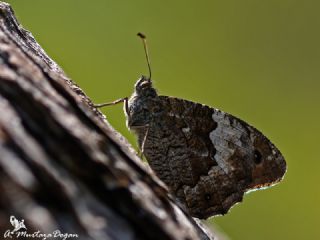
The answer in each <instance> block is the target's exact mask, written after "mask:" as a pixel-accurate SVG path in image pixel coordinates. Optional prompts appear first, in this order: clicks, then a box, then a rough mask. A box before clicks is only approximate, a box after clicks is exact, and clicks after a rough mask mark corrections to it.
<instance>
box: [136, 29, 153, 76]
mask: <svg viewBox="0 0 320 240" xmlns="http://www.w3.org/2000/svg"><path fill="white" fill-rule="evenodd" d="M137 35H138V36H139V37H140V38H141V39H142V43H143V47H144V52H145V54H146V59H147V63H148V69H149V79H150V80H151V66H150V58H149V53H148V46H147V38H146V36H145V35H144V34H143V33H138V34H137Z"/></svg>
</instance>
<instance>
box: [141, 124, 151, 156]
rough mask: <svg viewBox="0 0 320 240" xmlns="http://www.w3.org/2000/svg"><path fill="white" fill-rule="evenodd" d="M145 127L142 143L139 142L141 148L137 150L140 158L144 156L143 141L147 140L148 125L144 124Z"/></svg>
mask: <svg viewBox="0 0 320 240" xmlns="http://www.w3.org/2000/svg"><path fill="white" fill-rule="evenodd" d="M146 127H147V130H146V134H145V135H144V137H143V140H142V143H141V150H140V151H139V155H140V154H141V156H140V158H142V157H143V156H144V145H145V142H146V140H147V137H148V133H149V125H148V126H146Z"/></svg>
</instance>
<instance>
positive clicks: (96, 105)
mask: <svg viewBox="0 0 320 240" xmlns="http://www.w3.org/2000/svg"><path fill="white" fill-rule="evenodd" d="M122 102H123V103H124V106H125V111H126V113H127V114H128V112H129V108H128V97H125V98H120V99H118V100H115V101H113V102H108V103H101V104H95V105H94V107H96V108H102V107H106V106H111V105H116V104H118V103H122Z"/></svg>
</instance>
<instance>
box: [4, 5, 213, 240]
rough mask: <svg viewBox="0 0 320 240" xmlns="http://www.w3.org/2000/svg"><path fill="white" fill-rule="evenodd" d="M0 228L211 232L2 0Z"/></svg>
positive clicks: (132, 235)
mask: <svg viewBox="0 0 320 240" xmlns="http://www.w3.org/2000/svg"><path fill="white" fill-rule="evenodd" d="M0 111H1V113H0V234H1V235H2V237H3V233H4V232H5V231H6V230H8V229H12V226H11V224H10V222H9V219H10V216H12V215H13V216H15V217H16V218H17V219H24V222H25V225H26V227H27V228H28V232H34V231H37V230H40V231H41V232H43V233H48V232H52V231H53V230H55V229H59V230H60V231H62V232H68V233H77V234H78V235H79V238H78V239H213V238H214V237H213V236H211V235H210V234H209V233H208V232H206V231H205V230H204V229H203V228H202V227H201V226H200V224H199V223H197V222H196V221H195V220H194V219H193V218H191V217H190V216H188V215H187V214H186V213H184V212H182V210H180V208H179V207H178V206H176V205H175V203H174V202H173V201H172V200H171V198H170V197H169V196H168V194H167V190H166V188H165V187H164V186H163V185H162V184H161V182H160V181H159V180H158V179H157V178H156V177H154V176H153V175H151V174H149V173H148V172H147V171H146V170H145V168H144V166H143V164H142V163H141V160H140V159H139V158H138V157H137V156H136V154H135V153H134V151H133V150H132V149H131V147H130V146H129V144H128V143H127V142H126V140H124V139H123V138H122V137H121V136H120V135H119V134H118V133H117V132H115V131H114V130H113V129H112V127H111V126H110V125H109V124H108V122H107V120H106V119H105V117H104V116H103V115H102V114H101V113H100V112H99V111H97V110H96V109H95V108H94V107H93V105H92V102H91V100H90V99H89V98H88V97H87V96H86V95H85V94H84V93H83V92H82V90H81V89H80V88H79V87H78V86H76V85H75V84H74V83H73V82H72V81H71V80H70V79H68V77H66V75H65V74H64V72H63V71H62V70H61V69H60V67H59V66H58V65H57V64H56V63H55V62H54V61H52V60H51V59H50V58H49V57H48V56H47V55H46V53H45V52H44V51H43V49H42V48H41V47H40V46H39V45H38V44H37V42H36V41H35V40H34V38H33V37H32V35H31V34H30V33H29V32H28V31H26V30H25V29H23V28H22V27H21V26H20V25H19V23H18V22H17V20H16V18H15V17H14V14H13V11H12V9H11V8H10V6H9V5H8V4H6V3H1V2H0ZM2 237H1V238H2Z"/></svg>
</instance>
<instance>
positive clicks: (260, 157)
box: [254, 150, 262, 164]
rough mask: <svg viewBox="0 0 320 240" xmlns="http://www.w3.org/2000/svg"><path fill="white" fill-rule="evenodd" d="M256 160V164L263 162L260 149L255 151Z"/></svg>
mask: <svg viewBox="0 0 320 240" xmlns="http://www.w3.org/2000/svg"><path fill="white" fill-rule="evenodd" d="M254 162H255V164H260V163H261V162H262V155H261V153H260V152H259V151H258V150H255V151H254Z"/></svg>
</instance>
